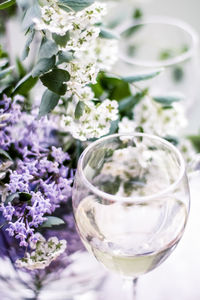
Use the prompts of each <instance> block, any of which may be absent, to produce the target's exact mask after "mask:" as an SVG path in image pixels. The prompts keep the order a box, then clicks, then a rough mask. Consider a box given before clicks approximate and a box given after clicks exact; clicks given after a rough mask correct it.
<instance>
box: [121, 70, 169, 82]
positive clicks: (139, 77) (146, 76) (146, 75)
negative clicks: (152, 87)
mask: <svg viewBox="0 0 200 300" xmlns="http://www.w3.org/2000/svg"><path fill="white" fill-rule="evenodd" d="M162 71H163V69H159V70H156V71H153V72H149V73H143V74H136V75H132V76H127V77H121V79H122V80H123V81H125V82H128V83H133V82H138V81H142V80H147V79H152V78H154V77H156V76H158V75H159V74H160V73H161V72H162Z"/></svg>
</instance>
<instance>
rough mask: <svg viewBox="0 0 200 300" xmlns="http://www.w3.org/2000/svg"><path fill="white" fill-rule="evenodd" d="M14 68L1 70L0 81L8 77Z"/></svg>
mask: <svg viewBox="0 0 200 300" xmlns="http://www.w3.org/2000/svg"><path fill="white" fill-rule="evenodd" d="M14 68H15V67H14V66H11V67H8V68H6V69H3V70H1V71H0V79H2V78H4V77H6V76H7V75H9V74H10V73H11V71H12V70H13V69H14Z"/></svg>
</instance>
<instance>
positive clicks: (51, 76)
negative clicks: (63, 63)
mask: <svg viewBox="0 0 200 300" xmlns="http://www.w3.org/2000/svg"><path fill="white" fill-rule="evenodd" d="M69 79H70V75H69V73H68V72H67V71H65V70H62V69H56V68H55V69H53V70H52V71H50V72H48V73H46V74H45V75H43V76H41V77H40V80H41V81H42V83H43V84H44V85H45V86H46V87H47V88H48V89H49V90H50V91H52V92H54V93H56V94H58V95H61V96H62V95H64V94H65V93H66V91H67V85H66V84H65V82H67V81H68V80H69Z"/></svg>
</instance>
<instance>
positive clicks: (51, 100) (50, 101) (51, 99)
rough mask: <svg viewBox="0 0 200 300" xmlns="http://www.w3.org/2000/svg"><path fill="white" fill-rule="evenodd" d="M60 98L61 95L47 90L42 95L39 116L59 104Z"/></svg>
mask: <svg viewBox="0 0 200 300" xmlns="http://www.w3.org/2000/svg"><path fill="white" fill-rule="evenodd" d="M59 99H60V97H59V95H57V94H55V93H53V92H51V91H49V90H46V91H45V92H44V94H43V96H42V101H41V103H40V109H39V118H41V117H42V116H45V115H47V114H48V113H50V112H51V111H52V110H53V109H54V108H55V107H56V105H57V104H58V101H59Z"/></svg>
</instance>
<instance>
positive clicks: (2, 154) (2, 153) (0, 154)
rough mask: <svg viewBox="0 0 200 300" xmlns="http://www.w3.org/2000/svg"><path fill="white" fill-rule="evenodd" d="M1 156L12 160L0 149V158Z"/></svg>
mask: <svg viewBox="0 0 200 300" xmlns="http://www.w3.org/2000/svg"><path fill="white" fill-rule="evenodd" d="M1 156H3V157H5V158H7V159H9V160H12V158H11V157H10V155H9V154H8V152H6V151H5V150H3V149H1V148H0V157H1Z"/></svg>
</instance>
